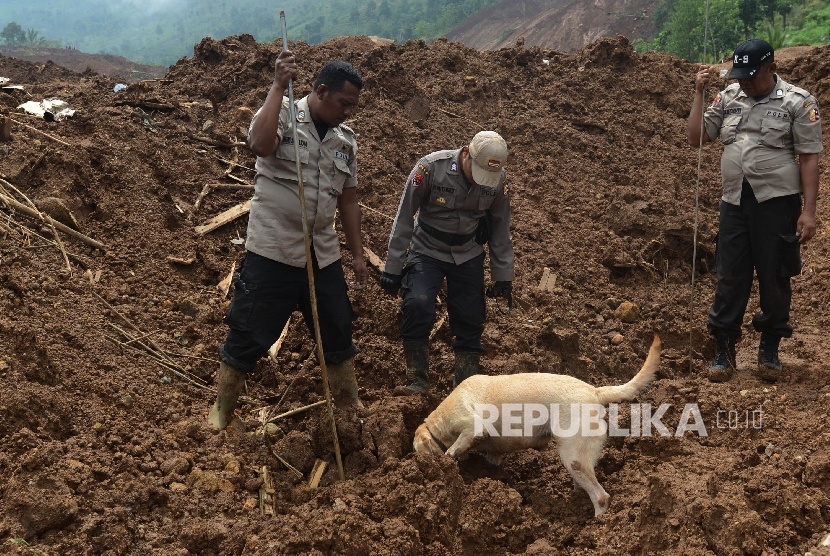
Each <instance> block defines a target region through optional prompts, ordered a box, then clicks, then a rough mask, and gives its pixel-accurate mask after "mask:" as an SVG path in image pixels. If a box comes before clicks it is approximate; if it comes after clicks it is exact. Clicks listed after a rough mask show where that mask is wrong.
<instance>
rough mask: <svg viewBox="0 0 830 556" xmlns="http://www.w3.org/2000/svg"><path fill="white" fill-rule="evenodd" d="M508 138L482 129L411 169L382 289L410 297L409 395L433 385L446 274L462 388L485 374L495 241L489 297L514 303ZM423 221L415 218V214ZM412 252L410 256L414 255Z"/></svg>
mask: <svg viewBox="0 0 830 556" xmlns="http://www.w3.org/2000/svg"><path fill="white" fill-rule="evenodd" d="M506 161H507V143H505V141H504V139H503V138H502V137H501V136H500V135H499V134H498V133H496V132H493V131H482V132H479V133H477V134H476V135H475V137H473V140H472V141H471V142H470V144H469V145H465V146H464V147H462V148H460V149H455V150H443V151H437V152H434V153H432V154H430V155H427V156H425V157H424V158H422V159H421V160H419V161H418V163H417V164H416V165H415V167H414V168H413V169H412V172H410V174H409V178H408V179H407V181H406V186H405V187H404V191H403V195H402V196H401V201H400V205H399V206H398V214H397V216H396V217H395V222H394V223H393V224H392V234H391V237H390V238H389V248H388V252H387V255H386V265H385V267H384V272H383V273H382V274H381V279H380V281H381V286H382V287H383V289H384V290H385V291H386V292H387V293H389V294H391V295H397V294H398V290H401V292H402V296H403V302H402V309H403V329H402V331H401V338H402V339H403V349H404V356H405V358H406V378H407V380H409V381H410V384H409V385H408V386H405V387H404V386H401V387H398V388H396V389H395V393H396V394H397V395H409V394H414V393H417V392H422V391H424V390H426V389H427V388H429V334H430V332H431V331H432V326H433V323H434V322H435V300H436V297H437V295H438V291H439V290H440V289H441V286H442V284H443V282H444V278H446V279H447V313H448V315H449V320H450V329H451V330H452V332H453V334H454V335H455V343H454V345H453V349H454V351H455V380H454V383H453V384H454V386H457V385H458V384H460V383H461V381H463V380H464V379H466V378H467V377H470V376H472V375H474V374H478V371H479V359H480V357H481V353H482V352H483V351H484V347H483V346H482V345H481V334H482V333H483V332H484V319H485V312H486V311H485V309H486V304H485V298H484V296H485V289H484V248H483V244H484V243H487V242H489V244H490V275H491V278H492V279H493V280H494V281H495V284H493V285H492V286H490V287H489V288H488V289H487V292H486V293H487V295H489V296H490V297H503V298H505V299H506V300H507V303H508V308H510V309H512V307H513V296H512V292H513V243H512V241H511V239H510V195H509V193H510V190H509V188H508V185H507V179H506V174H505V171H504V163H505V162H506ZM416 213H417V214H418V217H417V219H414V217H415V214H416ZM407 251H408V255H407Z"/></svg>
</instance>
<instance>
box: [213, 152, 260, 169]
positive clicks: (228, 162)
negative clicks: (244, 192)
mask: <svg viewBox="0 0 830 556" xmlns="http://www.w3.org/2000/svg"><path fill="white" fill-rule="evenodd" d="M214 156H215V157H216V158H218V159H219V160H221V161H222V162H224V163H225V164H233V165H234V166H237V167H239V168H242V169H244V170H250V171H251V172H256V170H254V169H253V168H248V167H247V166H243V165H242V164H239V163H238V162H236V161H231V160H225V159H224V158H222V157H221V156H219V155H214Z"/></svg>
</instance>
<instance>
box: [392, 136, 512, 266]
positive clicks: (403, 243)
mask: <svg viewBox="0 0 830 556" xmlns="http://www.w3.org/2000/svg"><path fill="white" fill-rule="evenodd" d="M460 156H461V150H460V149H459V150H452V151H437V152H434V153H432V154H429V155H427V156H425V157H424V158H422V159H421V160H419V161H418V164H416V165H415V167H414V168H413V169H412V172H410V174H409V178H408V179H407V180H406V187H405V188H404V191H403V195H401V202H400V204H399V205H398V214H397V216H396V217H395V222H394V223H393V224H392V234H391V237H390V238H389V249H388V252H387V255H386V265H385V271H386V272H388V273H390V274H402V273H403V266H404V262H405V259H406V252H407V249H410V250H411V251H413V252H416V253H421V254H424V255H428V256H430V257H433V258H436V259H438V260H440V261H445V262H451V263H455V264H461V263H464V262H466V261H469V260H470V259H472V258H474V257H477V256H478V255H480V254H481V253H482V252H483V251H484V248H483V247H482V246H481V245H479V244H478V243H476V242H475V238H471V239H470V240H469V241H467V242H466V243H464V244H463V245H448V244H447V243H444V242H442V241H440V240H438V239H436V238H434V237H432V236H431V235H429V234H428V233H427V232H426V231H424V230H423V229H422V228H421V227H420V226H419V222H424V223H425V224H427V225H428V226H432V227H433V228H435V229H437V230H440V231H441V232H445V233H449V234H455V235H459V236H465V235H469V234H472V233H474V232H475V231H476V228H477V227H478V221H479V219H481V218H483V217H484V214H485V211H487V210H489V211H490V214H491V216H492V226H493V227H492V235H491V237H490V242H489V243H490V277H491V278H492V279H493V280H494V281H512V280H513V242H512V241H511V239H510V195H509V188H508V185H507V179H506V177H505V172H504V170H502V173H501V178H500V180H499V184H498V186H496V187H481V186H479V185H477V184H474V183H470V182H468V181H467V178H466V177H465V176H464V172H463V171H462V169H461V160H460ZM416 212H417V213H418V219H417V221H416V220H415V219H414V217H415V213H416Z"/></svg>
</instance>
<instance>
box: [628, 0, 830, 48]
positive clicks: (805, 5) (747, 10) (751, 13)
mask: <svg viewBox="0 0 830 556" xmlns="http://www.w3.org/2000/svg"><path fill="white" fill-rule="evenodd" d="M707 8H708V14H707ZM654 19H655V23H656V24H657V28H658V29H659V33H658V34H657V36H656V37H654V39H652V40H650V41H637V42H636V43H635V46H636V47H637V49H638V50H640V51H643V50H657V51H661V52H669V53H671V54H675V55H677V56H680V57H681V58H685V59H687V60H692V61H701V60H703V56H704V52H705V54H706V59H707V61H708V62H713V61H717V60H721V59H723V58H724V57H726V56H729V55H730V53H731V51H732V48H734V47H735V46H736V45H737V44H739V43H740V42H742V41H743V40H745V39H748V38H751V37H760V38H762V39H765V40H766V41H767V42H769V43H770V44H771V45H772V46H773V47H774V48H781V47H783V46H793V45H798V44H807V45H817V44H827V43H828V42H830V0H708V1H701V0H663V2H662V3H661V4H660V6H659V7H658V8H657V10H655V12H654ZM707 19H708V22H709V26H708V29H706V32H705V36H706V37H707V39H706V44H705V49H704V40H703V37H704V27H705V26H706V21H707Z"/></svg>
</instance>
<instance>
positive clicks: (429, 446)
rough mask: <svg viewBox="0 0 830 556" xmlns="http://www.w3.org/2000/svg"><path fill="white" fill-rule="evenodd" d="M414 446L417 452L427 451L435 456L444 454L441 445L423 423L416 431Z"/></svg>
mask: <svg viewBox="0 0 830 556" xmlns="http://www.w3.org/2000/svg"><path fill="white" fill-rule="evenodd" d="M412 447H413V448H415V451H416V452H427V453H430V454H432V455H434V456H440V455H443V454H444V451H443V450H442V449H441V447H440V446H438V443H437V442H435V439H433V438H432V435H431V434H430V433H429V431H428V430H427V428H426V426H425V425H421V426H420V427H418V429H417V430H416V431H415V440H414V441H413V442H412Z"/></svg>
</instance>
